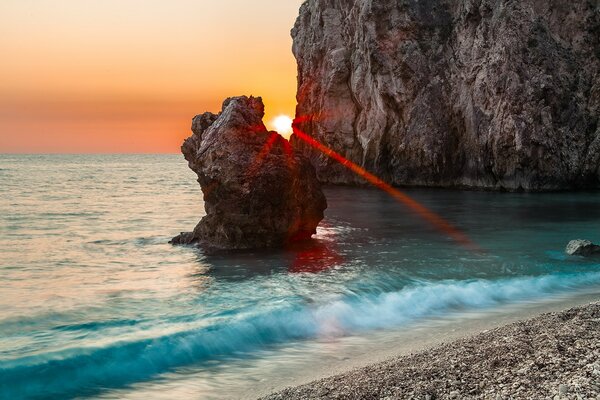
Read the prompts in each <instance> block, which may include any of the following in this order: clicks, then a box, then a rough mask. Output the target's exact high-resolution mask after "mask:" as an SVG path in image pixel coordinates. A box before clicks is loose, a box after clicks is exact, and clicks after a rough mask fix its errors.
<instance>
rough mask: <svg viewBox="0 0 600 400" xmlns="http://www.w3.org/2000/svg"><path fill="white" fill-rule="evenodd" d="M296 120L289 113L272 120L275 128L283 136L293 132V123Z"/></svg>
mask: <svg viewBox="0 0 600 400" xmlns="http://www.w3.org/2000/svg"><path fill="white" fill-rule="evenodd" d="M293 122H294V121H293V120H292V118H290V117H289V116H287V115H280V116H278V117H275V118H274V119H273V121H272V122H271V125H273V128H275V130H276V131H277V133H279V134H280V135H282V136H289V135H290V134H291V133H292V123H293Z"/></svg>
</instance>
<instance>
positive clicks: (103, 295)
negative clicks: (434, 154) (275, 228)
mask: <svg viewBox="0 0 600 400" xmlns="http://www.w3.org/2000/svg"><path fill="white" fill-rule="evenodd" d="M0 192H1V194H2V195H1V197H0V399H68V398H142V397H143V398H145V399H148V398H151V397H152V394H155V395H156V397H160V396H159V395H160V394H161V393H162V394H163V395H164V394H165V393H166V396H167V397H165V398H168V397H169V394H170V395H171V397H172V396H173V395H174V394H175V393H179V394H184V395H185V396H186V397H187V398H221V397H227V396H228V395H231V392H230V391H229V390H228V385H234V384H238V383H239V384H242V385H243V384H246V383H250V384H255V385H261V384H265V383H264V381H263V380H264V377H265V376H267V370H268V371H270V372H269V373H272V368H271V369H268V367H267V366H268V365H272V364H273V363H276V364H277V365H285V364H286V362H297V361H298V360H302V359H303V358H306V357H309V356H310V357H318V355H319V351H322V352H325V351H327V352H329V353H332V354H343V353H344V346H347V345H348V346H349V345H350V344H348V343H351V342H352V338H354V337H361V338H363V339H364V338H367V339H364V340H367V341H368V340H369V339H368V337H370V335H372V334H375V333H376V332H389V333H390V334H392V335H393V334H394V332H398V333H399V332H402V330H405V329H409V328H410V327H411V326H415V325H416V324H419V323H420V322H421V321H424V320H429V321H431V320H435V319H438V318H452V316H453V315H460V313H464V312H468V311H477V312H488V311H489V312H492V311H493V310H494V309H497V308H499V307H502V306H505V305H508V304H511V305H515V306H517V307H518V306H519V304H525V303H531V302H540V301H545V300H548V299H553V298H558V297H565V296H575V295H577V294H579V293H582V292H585V291H589V290H591V289H597V288H599V287H600V260H599V259H585V258H580V257H567V256H565V255H564V253H563V249H564V247H565V245H566V243H567V242H568V241H569V240H571V239H574V238H588V239H590V240H594V241H598V242H600V229H598V228H599V226H600V193H598V192H581V193H552V194H517V193H486V192H463V191H443V190H408V191H407V192H408V193H409V194H410V195H411V196H413V197H414V198H415V199H417V200H418V201H420V202H421V203H422V204H424V205H426V206H427V207H429V208H430V209H432V210H434V211H435V212H437V213H439V214H440V215H442V216H443V217H444V218H446V219H447V220H449V221H451V222H452V223H453V224H454V225H455V226H457V227H458V228H460V229H461V230H462V231H463V232H465V233H466V234H467V235H468V236H469V237H470V238H471V240H473V241H474V242H476V243H477V244H478V245H479V246H480V247H481V248H483V249H484V250H485V251H484V252H473V251H470V250H468V249H465V248H462V247H460V246H457V245H456V244H455V243H453V242H452V240H450V239H449V238H448V237H446V236H445V234H444V233H442V232H439V231H437V230H436V229H435V228H433V227H431V226H430V225H429V224H428V223H427V222H424V221H423V220H421V219H420V218H419V217H418V216H415V215H413V214H412V213H411V212H410V211H408V210H406V209H405V208H404V207H403V206H402V205H401V204H399V203H397V202H396V201H395V200H394V199H392V198H390V197H389V196H388V195H387V194H385V193H382V192H380V191H377V190H375V189H366V188H363V189H358V188H327V189H326V194H327V197H328V202H329V209H328V210H327V213H326V219H325V220H324V221H323V223H322V226H321V227H320V228H319V231H318V235H317V236H316V237H315V239H314V240H313V241H312V242H311V243H308V244H306V245H303V246H299V247H296V248H290V249H285V250H281V251H269V252H266V251H262V252H253V253H246V254H235V255H229V256H226V255H219V256H207V255H204V254H203V253H202V252H201V251H200V250H198V249H194V248H189V247H172V246H170V245H169V244H168V243H167V242H168V240H169V239H170V238H171V237H173V236H175V235H176V234H177V233H179V232H180V231H184V230H190V229H192V228H193V226H194V225H195V224H196V223H197V221H198V220H199V219H200V217H201V216H202V215H203V206H202V196H201V192H200V189H199V186H198V184H197V183H196V182H195V176H194V174H193V173H192V172H191V171H189V170H188V168H187V165H186V163H185V161H184V160H183V159H182V158H181V157H179V156H138V155H110V156H108V155H93V156H89V155H86V156H79V155H78V156H75V155H64V156H62V155H61V156H59V155H35V156H34V155H31V156H23V155H0ZM316 343H321V344H323V343H325V345H324V346H321V347H315V344H316ZM315 349H320V350H318V351H316V350H315Z"/></svg>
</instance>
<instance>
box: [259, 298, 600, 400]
mask: <svg viewBox="0 0 600 400" xmlns="http://www.w3.org/2000/svg"><path fill="white" fill-rule="evenodd" d="M598 315H600V303H592V304H590V305H587V306H582V307H578V308H574V309H571V310H568V311H565V312H563V313H552V314H544V315H542V316H539V317H537V318H533V319H530V320H528V321H524V322H521V323H516V324H511V325H506V326H504V327H501V328H497V329H494V330H493V331H490V332H489V333H488V334H486V335H476V336H473V337H471V338H466V339H461V340H458V341H455V342H452V343H448V344H443V345H441V346H439V347H436V348H432V349H429V350H426V351H424V352H421V353H415V354H412V355H410V356H405V357H399V358H396V359H394V360H393V361H392V360H390V361H387V362H384V363H380V364H375V365H372V366H370V367H368V368H364V369H358V370H354V371H352V372H348V373H346V374H342V375H339V376H336V377H332V378H325V379H322V380H320V381H316V382H312V383H310V384H307V385H303V386H299V387H295V388H288V389H285V390H284V391H282V392H279V393H276V394H272V395H270V396H267V397H266V399H271V400H275V399H278V400H279V399H285V400H300V399H332V398H343V399H363V398H380V397H385V396H389V395H392V396H391V397H392V398H394V399H396V398H402V399H404V398H406V399H411V398H412V399H425V400H433V398H436V399H457V398H461V391H462V392H463V393H464V394H465V395H466V398H469V399H494V400H508V399H512V398H514V399H553V400H564V399H576V398H577V399H579V398H582V399H585V400H594V399H596V400H600V387H599V379H598V375H596V374H595V373H594V371H597V370H599V368H597V367H598V366H600V364H599V363H600V341H599V340H598V327H597V323H593V322H590V320H591V319H594V318H598V317H597V316H598ZM525 325H526V326H527V327H528V329H527V331H526V332H523V329H522V327H523V326H525ZM575 341H577V343H578V346H572V345H569V343H574V342H575ZM579 345H580V346H579ZM590 355H591V357H590ZM582 359H587V360H588V361H587V362H586V363H585V364H583V365H580V364H579V362H580V360H582ZM457 364H458V365H460V366H461V369H460V370H456V369H454V368H453V366H454V365H457ZM515 366H518V367H517V368H515ZM524 366H527V367H524ZM519 368H521V369H519ZM525 368H527V369H528V370H527V373H526V374H525V373H524V371H523V370H524V369H525ZM325 387H329V388H330V391H326V390H324V388H325ZM382 388H394V390H393V391H389V392H384V393H385V394H384V393H382V391H381V390H382ZM457 388H459V389H460V390H456V389H457ZM473 388H476V390H473ZM469 390H470V391H469ZM424 392H428V394H425V393H424ZM394 393H398V394H399V393H402V395H401V397H400V396H398V395H394ZM382 394H383V396H382Z"/></svg>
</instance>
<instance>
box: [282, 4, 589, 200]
mask: <svg viewBox="0 0 600 400" xmlns="http://www.w3.org/2000/svg"><path fill="white" fill-rule="evenodd" d="M292 36H293V39H294V46H293V51H294V54H295V56H296V58H297V61H298V95H297V97H298V108H297V126H298V127H299V128H300V129H302V130H303V131H305V132H306V133H308V134H310V135H312V136H314V137H315V138H316V139H318V140H319V141H321V142H323V143H324V144H325V145H327V146H329V147H331V148H332V149H334V150H336V151H338V152H340V153H342V154H343V155H344V156H346V157H348V158H349V159H351V160H352V161H354V162H356V163H358V164H360V165H362V166H364V167H365V168H367V169H369V170H371V171H372V172H374V173H376V174H378V175H380V176H381V177H382V178H384V179H387V180H389V181H390V182H391V183H393V184H397V185H417V186H420V185H424V186H442V187H450V186H459V187H477V188H488V189H499V190H501V189H507V190H520V189H523V190H554V189H571V188H598V187H600V125H599V123H598V119H599V112H600V5H599V3H598V1H596V0H574V1H564V0H519V1H515V0H354V1H351V0H308V1H306V2H305V3H304V4H303V5H302V8H301V10H300V16H299V17H298V20H297V22H296V25H295V27H294V28H293V30H292ZM294 142H296V143H295V145H296V146H299V147H304V149H303V151H305V152H306V153H307V154H308V155H309V156H310V158H311V159H312V161H313V164H314V165H315V166H316V168H317V172H318V175H319V178H320V179H321V180H322V181H325V182H332V183H356V182H359V178H358V177H356V176H354V175H353V174H352V173H351V172H349V171H347V170H345V169H344V168H343V167H342V166H341V165H338V164H336V163H335V162H333V161H331V160H329V159H328V158H327V157H326V156H325V155H323V154H321V153H319V152H317V151H315V150H313V149H310V148H309V146H308V145H305V144H303V143H301V142H300V140H297V139H295V140H294Z"/></svg>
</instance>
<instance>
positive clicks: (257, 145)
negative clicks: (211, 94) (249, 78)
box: [171, 96, 327, 251]
mask: <svg viewBox="0 0 600 400" xmlns="http://www.w3.org/2000/svg"><path fill="white" fill-rule="evenodd" d="M263 116H264V105H263V102H262V99H261V98H260V97H245V96H242V97H233V98H230V99H227V100H225V102H224V103H223V109H222V111H221V112H220V113H219V114H213V113H209V112H208V113H204V114H201V115H198V116H196V117H195V118H194V119H193V122H192V132H193V134H192V136H191V137H189V138H188V139H186V140H185V142H184V143H183V146H182V148H181V150H182V152H183V154H184V156H185V159H186V160H187V161H188V164H189V167H190V168H191V169H192V170H193V171H194V172H195V173H196V174H197V175H198V182H199V183H200V186H201V188H202V192H203V193H204V208H205V211H206V215H205V216H204V217H203V218H202V220H201V221H200V223H198V225H197V226H196V228H195V229H194V231H193V232H189V233H182V234H181V235H179V236H177V237H175V238H174V239H173V240H172V242H171V243H173V244H197V245H199V246H201V247H203V248H204V249H205V250H208V251H219V250H244V249H258V248H269V247H279V246H284V245H286V244H288V243H290V242H296V241H301V240H305V239H309V238H310V237H311V236H312V235H313V234H314V233H316V228H317V225H318V224H319V222H320V221H321V220H322V219H323V211H324V210H325V208H326V207H327V201H326V199H325V196H324V195H323V192H322V191H321V186H320V184H319V182H318V180H317V176H316V173H315V170H314V168H313V167H312V165H311V164H310V162H309V161H308V159H306V158H305V157H304V156H302V155H301V154H299V153H297V152H295V151H294V150H293V149H292V148H291V146H290V144H289V143H288V141H287V140H285V139H284V138H283V137H281V136H280V135H279V134H278V133H276V132H268V131H267V128H266V127H265V125H264V124H263V121H262V119H263Z"/></svg>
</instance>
